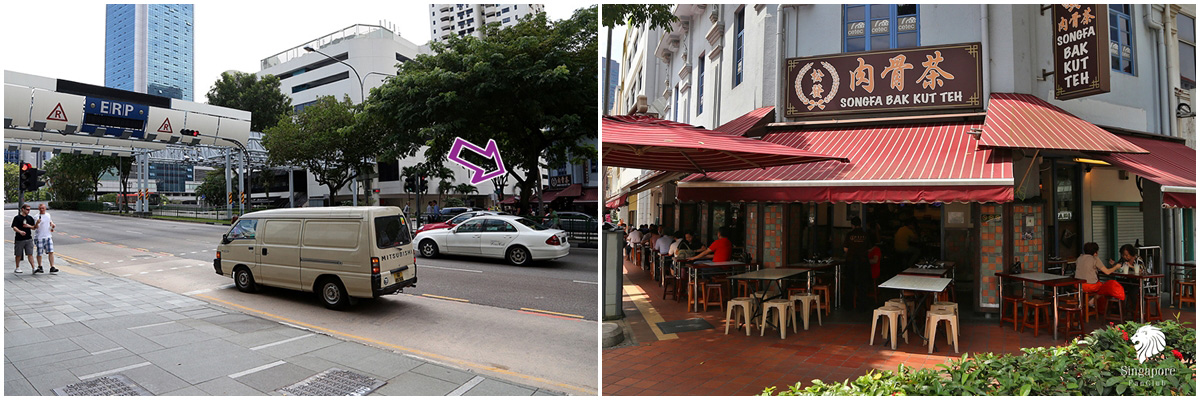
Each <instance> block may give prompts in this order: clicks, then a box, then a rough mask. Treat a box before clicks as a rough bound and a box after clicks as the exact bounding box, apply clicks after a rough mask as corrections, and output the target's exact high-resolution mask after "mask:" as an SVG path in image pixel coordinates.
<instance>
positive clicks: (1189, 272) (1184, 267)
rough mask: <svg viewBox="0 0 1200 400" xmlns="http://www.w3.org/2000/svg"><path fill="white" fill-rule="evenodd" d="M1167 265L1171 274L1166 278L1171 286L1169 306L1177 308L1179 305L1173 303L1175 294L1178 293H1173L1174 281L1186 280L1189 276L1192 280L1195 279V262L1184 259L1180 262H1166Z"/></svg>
mask: <svg viewBox="0 0 1200 400" xmlns="http://www.w3.org/2000/svg"><path fill="white" fill-rule="evenodd" d="M1167 266H1168V267H1170V269H1171V275H1170V276H1169V277H1168V279H1167V284H1168V285H1169V287H1170V288H1171V291H1170V293H1171V300H1170V304H1171V307H1175V308H1179V306H1180V305H1179V304H1175V296H1176V295H1178V293H1175V289H1176V287H1175V284H1176V282H1181V281H1186V280H1187V278H1188V277H1189V276H1190V277H1192V280H1193V281H1195V278H1196V262H1194V261H1185V262H1182V263H1167Z"/></svg>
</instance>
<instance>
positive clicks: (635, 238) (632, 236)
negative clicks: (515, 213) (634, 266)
mask: <svg viewBox="0 0 1200 400" xmlns="http://www.w3.org/2000/svg"><path fill="white" fill-rule="evenodd" d="M625 239H626V240H628V241H629V254H628V255H627V257H625V258H626V259H628V260H633V244H634V243H641V242H642V231H639V230H637V229H634V230H633V231H630V232H629V236H628V237H626V238H625Z"/></svg>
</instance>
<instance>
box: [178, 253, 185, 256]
mask: <svg viewBox="0 0 1200 400" xmlns="http://www.w3.org/2000/svg"><path fill="white" fill-rule="evenodd" d="M179 255H181V256H184V255H187V253H179Z"/></svg>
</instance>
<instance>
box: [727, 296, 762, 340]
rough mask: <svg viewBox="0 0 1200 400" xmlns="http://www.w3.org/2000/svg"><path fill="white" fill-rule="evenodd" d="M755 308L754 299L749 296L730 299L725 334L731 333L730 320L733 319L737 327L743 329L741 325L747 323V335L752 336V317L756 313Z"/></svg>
mask: <svg viewBox="0 0 1200 400" xmlns="http://www.w3.org/2000/svg"><path fill="white" fill-rule="evenodd" d="M754 308H755V307H754V299H751V298H749V297H736V298H734V299H733V300H729V306H728V307H726V308H725V334H726V335H728V334H729V321H730V320H731V319H732V320H733V326H734V327H735V329H742V328H741V325H742V324H745V325H746V336H750V317H751V316H753V315H754ZM731 316H732V317H733V318H730V317H731Z"/></svg>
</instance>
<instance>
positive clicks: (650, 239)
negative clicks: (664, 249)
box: [642, 224, 662, 247]
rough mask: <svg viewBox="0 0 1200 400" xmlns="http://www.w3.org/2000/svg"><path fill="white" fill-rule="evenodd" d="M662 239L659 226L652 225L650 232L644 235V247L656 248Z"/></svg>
mask: <svg viewBox="0 0 1200 400" xmlns="http://www.w3.org/2000/svg"><path fill="white" fill-rule="evenodd" d="M660 237H662V235H660V234H659V233H658V225H655V224H650V230H648V231H646V232H643V233H642V245H643V246H650V247H654V244H655V243H657V242H658V238H660Z"/></svg>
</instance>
